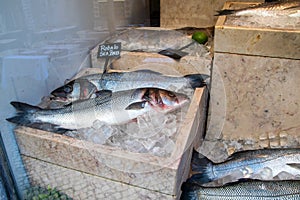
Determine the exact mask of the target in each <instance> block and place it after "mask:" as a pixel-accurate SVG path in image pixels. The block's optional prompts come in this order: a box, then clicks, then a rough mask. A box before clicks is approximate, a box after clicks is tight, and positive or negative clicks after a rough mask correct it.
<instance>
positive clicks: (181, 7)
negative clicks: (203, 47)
mask: <svg viewBox="0 0 300 200" xmlns="http://www.w3.org/2000/svg"><path fill="white" fill-rule="evenodd" d="M239 1H243V0H239ZM246 1H247V0H246ZM248 1H249V0H248ZM225 2H226V0H218V1H211V0H201V1H199V0H189V1H180V0H161V1H160V26H161V27H164V28H172V29H176V28H183V27H197V28H203V27H213V26H214V25H215V23H216V21H217V17H216V16H214V15H215V14H216V11H217V10H220V9H221V8H222V7H223V5H224V3H225ZM252 2H264V1H263V0H252Z"/></svg>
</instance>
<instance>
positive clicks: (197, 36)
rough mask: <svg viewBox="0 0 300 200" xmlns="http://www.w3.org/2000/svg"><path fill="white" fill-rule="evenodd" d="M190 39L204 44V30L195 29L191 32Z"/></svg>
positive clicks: (205, 37)
mask: <svg viewBox="0 0 300 200" xmlns="http://www.w3.org/2000/svg"><path fill="white" fill-rule="evenodd" d="M192 39H194V40H196V41H197V42H199V43H200V44H205V43H206V42H207V40H208V37H207V35H206V34H205V33H204V32H201V31H197V32H195V33H194V34H193V36H192Z"/></svg>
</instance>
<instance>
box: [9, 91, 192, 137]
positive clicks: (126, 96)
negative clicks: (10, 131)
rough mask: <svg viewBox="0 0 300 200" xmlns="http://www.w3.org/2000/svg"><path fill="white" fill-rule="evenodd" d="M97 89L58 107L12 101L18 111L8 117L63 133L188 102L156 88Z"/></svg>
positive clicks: (171, 107) (172, 108) (178, 106)
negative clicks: (96, 92)
mask: <svg viewBox="0 0 300 200" xmlns="http://www.w3.org/2000/svg"><path fill="white" fill-rule="evenodd" d="M99 92H100V93H101V94H99V96H97V97H95V98H93V99H86V100H78V101H75V102H72V103H70V104H68V105H65V106H64V107H62V108H57V109H42V108H40V107H37V106H32V105H29V104H26V103H22V102H16V101H13V102H11V105H12V106H13V107H15V109H16V110H17V111H18V113H17V115H16V116H14V117H11V118H8V119H7V120H8V121H9V122H12V123H15V124H20V125H25V126H30V125H32V124H33V125H36V124H37V125H38V124H42V125H45V124H47V125H49V126H50V127H51V128H52V129H53V130H54V131H58V132H61V133H62V132H64V131H65V130H76V129H81V128H88V127H92V124H93V122H94V121H96V120H99V121H101V122H104V123H106V124H108V125H119V124H125V123H127V122H130V121H132V120H134V119H136V118H137V117H138V116H140V115H143V114H145V113H147V112H151V111H155V112H161V113H167V112H171V111H173V110H175V109H178V108H180V107H182V106H183V105H185V104H186V103H188V102H189V98H188V96H186V95H185V94H180V93H174V92H170V91H166V90H163V91H162V90H161V89H157V88H141V89H133V90H126V91H119V92H114V93H113V92H112V91H110V90H103V91H99ZM150 94H151V95H150ZM35 127H38V126H35Z"/></svg>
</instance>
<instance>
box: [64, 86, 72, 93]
mask: <svg viewBox="0 0 300 200" xmlns="http://www.w3.org/2000/svg"><path fill="white" fill-rule="evenodd" d="M72 91H73V87H72V86H70V85H66V86H65V87H64V92H66V93H70V92H72Z"/></svg>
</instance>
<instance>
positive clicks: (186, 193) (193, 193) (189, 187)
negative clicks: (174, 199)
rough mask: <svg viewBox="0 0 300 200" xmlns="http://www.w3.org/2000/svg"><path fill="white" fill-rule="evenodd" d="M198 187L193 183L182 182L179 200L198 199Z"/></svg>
mask: <svg viewBox="0 0 300 200" xmlns="http://www.w3.org/2000/svg"><path fill="white" fill-rule="evenodd" d="M199 188H200V186H199V185H197V184H195V183H189V182H188V181H187V182H184V183H183V184H182V186H181V191H182V193H181V196H180V200H196V199H199V197H198V192H197V190H199Z"/></svg>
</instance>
